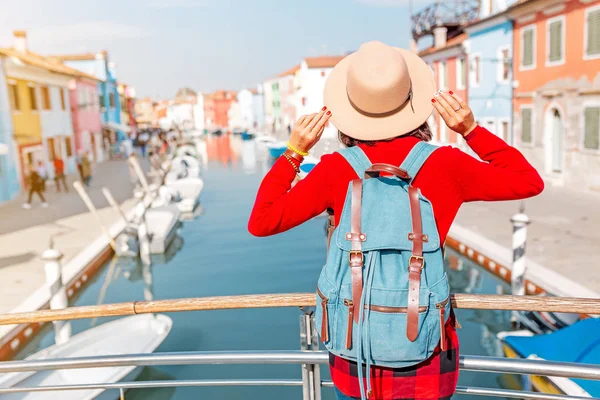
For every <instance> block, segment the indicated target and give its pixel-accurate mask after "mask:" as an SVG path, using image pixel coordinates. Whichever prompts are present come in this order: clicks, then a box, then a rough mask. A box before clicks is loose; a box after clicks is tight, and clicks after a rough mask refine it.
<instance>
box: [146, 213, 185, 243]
mask: <svg viewBox="0 0 600 400" xmlns="http://www.w3.org/2000/svg"><path fill="white" fill-rule="evenodd" d="M144 218H145V219H146V226H147V227H148V236H149V237H150V253H151V254H162V253H164V252H165V250H166V249H167V248H168V247H169V245H170V244H171V242H172V241H173V239H175V236H177V230H178V229H179V227H180V226H181V222H180V220H181V211H179V208H178V207H177V206H174V205H165V206H160V207H155V208H150V209H148V210H147V211H146V214H145V216H144Z"/></svg>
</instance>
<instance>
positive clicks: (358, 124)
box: [323, 42, 435, 140]
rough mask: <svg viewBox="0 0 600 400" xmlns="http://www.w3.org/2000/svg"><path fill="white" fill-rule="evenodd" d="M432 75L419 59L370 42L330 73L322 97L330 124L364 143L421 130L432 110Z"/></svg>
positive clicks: (408, 52)
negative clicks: (419, 128) (328, 112)
mask: <svg viewBox="0 0 600 400" xmlns="http://www.w3.org/2000/svg"><path fill="white" fill-rule="evenodd" d="M434 92H435V83H434V79H433V73H432V72H431V69H430V68H429V66H428V65H427V64H426V63H425V61H423V60H422V59H421V58H420V57H419V56H418V55H416V54H415V53H412V52H410V51H408V50H405V49H400V48H396V47H391V46H388V45H385V44H383V43H381V42H368V43H365V44H363V45H362V46H360V48H359V49H358V51H357V52H355V53H353V54H350V55H349V56H347V57H346V58H344V59H343V60H342V61H340V62H339V63H338V64H337V65H336V66H335V67H334V68H333V70H332V71H331V74H329V77H328V78H327V82H326V83H325V91H324V94H323V98H324V103H325V106H327V108H328V109H329V110H330V111H331V114H332V115H331V122H332V123H333V125H335V127H336V128H338V129H339V130H340V131H342V132H344V133H345V134H346V135H348V136H350V137H352V138H354V139H359V140H383V139H390V138H393V137H396V136H401V135H404V134H407V133H409V132H411V131H413V130H414V129H416V128H418V127H419V126H421V125H422V124H423V123H424V122H425V121H426V120H427V118H429V116H430V115H431V113H432V111H433V105H432V104H431V98H432V97H433V94H434Z"/></svg>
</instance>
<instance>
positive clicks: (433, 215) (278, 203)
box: [248, 42, 544, 400]
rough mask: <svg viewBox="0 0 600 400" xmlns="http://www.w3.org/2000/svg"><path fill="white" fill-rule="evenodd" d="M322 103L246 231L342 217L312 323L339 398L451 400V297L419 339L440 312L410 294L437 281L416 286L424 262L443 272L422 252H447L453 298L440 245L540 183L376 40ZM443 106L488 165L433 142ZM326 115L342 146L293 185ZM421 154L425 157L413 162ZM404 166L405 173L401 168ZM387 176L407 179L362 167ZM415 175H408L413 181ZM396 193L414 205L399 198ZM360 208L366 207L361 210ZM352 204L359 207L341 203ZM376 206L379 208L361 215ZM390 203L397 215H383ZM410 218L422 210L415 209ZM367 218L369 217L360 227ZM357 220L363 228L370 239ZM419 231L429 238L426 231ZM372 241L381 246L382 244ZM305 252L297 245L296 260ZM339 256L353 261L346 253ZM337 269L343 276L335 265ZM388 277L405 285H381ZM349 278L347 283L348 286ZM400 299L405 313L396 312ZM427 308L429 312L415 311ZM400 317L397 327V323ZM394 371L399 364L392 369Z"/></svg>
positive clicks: (263, 191)
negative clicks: (478, 211)
mask: <svg viewBox="0 0 600 400" xmlns="http://www.w3.org/2000/svg"><path fill="white" fill-rule="evenodd" d="M323 98H324V102H325V106H326V107H323V109H322V110H321V111H320V112H319V113H316V114H311V115H305V116H302V117H300V118H299V119H298V121H297V122H296V124H295V125H294V128H293V129H292V134H291V136H290V140H289V144H288V149H287V150H286V152H285V153H284V154H283V155H282V156H281V157H280V158H279V159H278V160H277V161H276V162H275V163H274V165H273V166H272V168H271V170H270V171H269V172H268V173H267V175H266V176H265V177H264V179H263V182H262V184H261V186H260V189H259V191H258V194H257V197H256V202H255V204H254V208H253V210H252V213H251V216H250V220H249V223H248V230H249V231H250V233H251V234H253V235H255V236H268V235H274V234H277V233H280V232H284V231H287V230H289V229H291V228H293V227H295V226H298V225H300V224H302V223H303V222H305V221H308V220H310V219H312V218H313V217H315V216H317V215H319V214H321V213H323V212H324V211H325V210H328V209H330V210H332V211H333V215H334V218H335V222H334V225H335V226H337V227H338V228H339V229H340V230H339V232H337V231H336V232H333V237H332V240H331V243H330V244H331V247H330V251H329V252H328V256H327V257H328V262H327V264H326V266H325V268H324V270H323V273H322V275H321V278H320V279H319V284H318V288H319V286H320V287H323V286H326V287H328V291H327V293H328V294H329V295H328V294H324V296H323V297H321V296H318V301H317V306H318V307H317V314H320V315H317V316H316V318H315V319H316V321H317V325H319V324H320V327H321V329H320V332H321V341H322V342H324V343H325V346H326V347H327V348H328V349H329V351H330V356H329V364H330V371H331V377H332V381H333V384H334V387H335V389H336V395H337V398H338V399H354V398H362V399H365V398H367V397H368V398H370V399H385V400H390V399H391V400H395V399H419V400H425V399H449V398H450V397H451V396H452V395H453V394H454V392H455V390H456V384H457V380H458V360H459V342H458V336H457V334H456V330H455V324H456V320H455V316H454V314H453V313H452V311H451V310H450V305H449V303H448V301H447V299H448V297H446V302H445V303H443V304H445V305H442V306H441V307H439V309H440V318H439V322H438V323H436V322H431V323H430V324H428V325H421V331H419V330H418V329H419V319H420V318H423V319H426V318H430V317H431V318H438V317H437V315H438V311H437V310H436V309H435V308H438V307H437V306H438V304H439V303H433V305H435V306H436V307H435V308H434V309H433V310H431V309H429V307H430V305H431V304H432V303H430V301H432V300H428V299H425V303H423V296H420V293H422V292H421V291H420V290H418V289H417V290H416V292H415V293H416V296H417V297H416V298H417V300H416V303H415V297H414V296H415V293H413V294H409V293H412V291H410V290H409V285H410V287H413V288H414V287H420V286H419V285H429V286H428V288H429V289H431V288H432V284H433V282H429V280H426V279H423V280H422V283H421V277H422V275H421V274H424V275H426V276H429V275H428V274H429V273H430V271H431V270H430V269H429V270H428V267H429V268H431V267H432V266H434V267H438V264H428V262H429V261H425V260H431V259H432V258H431V257H432V255H431V254H433V253H423V251H424V250H423V249H425V251H432V252H433V251H435V252H436V253H435V254H437V256H438V257H439V261H440V262H439V270H440V274H441V275H442V276H443V278H442V279H443V280H441V281H440V282H442V284H443V288H446V289H445V290H446V296H448V295H449V292H448V290H449V289H447V288H448V284H447V280H446V278H445V275H443V258H442V250H443V243H444V241H445V239H446V236H447V234H448V230H449V229H450V225H451V224H452V221H453V220H454V218H455V217H456V214H457V212H458V210H459V208H460V206H461V204H463V203H465V202H471V201H482V200H483V201H497V200H517V199H524V198H527V197H531V196H535V195H537V194H539V193H540V192H541V191H542V190H543V186H544V184H543V181H542V179H541V178H540V176H539V174H538V173H537V171H536V170H535V169H534V168H533V167H532V166H531V165H530V164H529V163H528V162H527V160H526V159H525V157H524V156H523V155H522V154H521V153H520V152H519V151H518V150H517V149H515V148H513V147H511V146H509V145H508V144H507V143H505V142H504V141H503V140H502V139H501V138H499V137H498V136H496V135H494V134H493V133H490V132H489V131H488V130H487V129H485V128H483V127H480V126H478V125H477V124H476V122H475V119H474V116H473V113H472V111H471V109H470V108H469V106H468V105H467V104H466V103H465V101H464V100H463V99H461V98H460V97H458V96H457V95H455V94H454V93H453V92H452V91H450V92H448V93H446V92H442V91H437V90H436V89H435V81H434V77H433V74H432V72H431V70H430V69H429V67H428V66H427V64H426V63H425V62H424V61H423V60H422V59H421V58H419V57H418V56H417V55H416V54H414V53H412V52H410V51H408V50H404V49H397V48H393V47H390V46H387V45H384V44H383V43H380V42H370V43H366V44H363V45H362V46H361V47H360V49H359V50H358V51H357V52H356V53H353V54H351V55H349V56H347V57H346V58H345V59H343V60H342V61H340V62H339V63H338V64H337V66H336V67H334V69H333V70H332V72H331V74H330V75H329V77H328V78H327V81H326V83H325V89H324V97H323ZM434 108H435V110H436V111H437V112H438V113H439V114H440V116H441V118H442V120H443V121H444V123H445V124H446V125H447V126H448V127H449V128H450V129H452V130H453V131H454V132H456V133H458V134H460V135H461V136H462V137H463V138H464V139H465V140H466V143H467V145H468V146H469V147H470V148H471V149H472V150H473V151H474V152H475V153H476V154H477V155H478V156H479V157H480V158H481V161H480V160H477V159H475V158H473V157H471V156H470V155H468V154H467V153H465V152H463V151H461V150H459V149H456V148H452V147H450V146H445V147H435V146H432V145H429V144H427V143H425V142H427V141H430V140H431V139H432V132H431V130H430V129H429V126H428V125H427V119H428V118H429V116H430V114H431V113H432V111H433V109H434ZM330 118H331V122H332V124H333V125H334V126H335V127H336V128H337V129H338V131H339V138H340V141H341V142H342V144H344V145H345V146H346V148H345V149H343V150H340V151H339V152H336V153H333V154H330V155H325V156H323V157H322V158H321V161H320V162H319V163H318V164H317V165H316V166H315V167H314V169H313V170H312V171H311V172H310V173H309V174H308V175H307V176H306V177H305V178H304V179H303V180H301V181H300V182H298V183H297V184H296V185H295V186H293V187H292V186H291V185H292V181H293V180H294V178H295V177H296V175H297V173H298V172H299V165H300V163H301V162H302V160H303V157H304V156H306V155H307V153H308V152H309V151H310V150H311V149H312V148H313V146H315V144H316V143H317V142H318V141H319V139H320V138H321V135H322V134H323V131H324V129H325V126H326V124H327V122H328V120H329V119H330ZM414 149H416V151H421V150H423V151H424V152H423V153H419V154H418V153H415V152H413V150H414ZM409 154H410V156H409ZM352 157H356V159H354V160H353V159H352ZM406 159H408V161H410V162H411V164H410V165H403V163H404V161H405V160H406ZM357 165H362V166H363V167H362V168H360V167H357ZM398 166H402V168H403V169H404V170H403V169H401V168H399V167H398ZM382 170H383V171H388V174H389V175H391V174H394V175H397V176H399V177H400V178H399V179H397V178H395V177H393V175H392V177H385V178H383V179H377V178H375V179H372V180H363V178H365V177H366V175H365V174H366V172H367V171H371V172H369V175H368V176H372V175H374V176H378V174H379V173H380V172H379V171H382ZM407 171H411V172H410V174H409V173H408V172H407ZM374 185H375V186H374ZM361 188H362V189H361ZM355 189H356V190H355ZM367 189H369V190H384V189H385V190H388V192H385V193H390V192H389V191H391V190H395V192H394V194H396V195H397V196H398V197H394V196H386V197H383V196H381V197H379V196H372V197H368V195H369V193H371V194H373V193H374V192H373V191H371V192H369V191H367ZM348 193H349V194H348ZM363 193H364V196H363ZM347 194H348V200H347ZM409 194H410V195H409ZM354 196H356V199H354ZM400 196H403V197H402V201H405V203H398V201H399V200H397V199H398V198H399V197H400ZM415 196H416V197H415ZM357 199H361V201H362V206H361V202H360V201H358V200H357ZM425 199H426V200H425ZM346 201H348V204H350V205H352V209H350V208H349V207H346V206H345V204H346ZM415 201H416V204H417V206H416V207H414V203H415ZM375 203H377V206H376V207H373V206H371V208H368V209H365V208H364V207H368V205H370V204H371V205H372V204H375ZM386 204H387V205H391V206H387V207H386ZM398 204H404V206H398ZM355 205H356V209H355ZM394 206H395V207H394ZM413 210H417V211H416V212H415V213H412V211H413ZM433 210H435V212H434V211H433ZM357 211H358V212H357ZM361 213H362V214H361ZM365 213H366V214H367V216H368V217H367V218H362V219H361V215H363V216H364V215H365ZM411 220H412V228H411V224H410V221H411ZM401 221H402V222H401ZM404 221H407V222H404ZM361 222H362V227H363V228H364V230H361ZM401 223H402V224H403V225H402V226H403V227H404V226H405V225H407V229H406V230H404V229H402V230H401V231H396V230H394V229H396V227H397V226H399V225H400V224H401ZM375 224H376V225H375ZM357 226H358V228H356V227H357ZM422 228H423V229H424V228H427V231H425V230H423V231H421V229H422ZM411 229H412V230H411ZM419 233H420V234H419ZM425 234H428V235H425ZM390 238H391V239H393V240H391V241H390V240H389V239H390ZM386 239H388V240H387V242H386V243H384V242H385V241H386ZM376 244H379V246H380V247H379V248H374V247H373V246H374V245H376ZM299 246H301V244H300V243H299ZM362 246H365V247H364V248H363V247H362ZM361 249H364V250H365V251H364V253H363V252H362V250H361ZM367 249H368V250H367ZM411 249H412V250H411ZM302 251H304V250H303V249H302V248H301V247H300V248H299V249H298V253H297V254H301V253H302ZM342 251H345V252H347V253H348V256H347V257H339V255H340V254H342V253H341V252H342ZM400 252H404V253H403V254H406V258H405V259H402V258H395V257H397V255H398V253H400ZM372 254H378V255H379V258H373V257H371V255H372ZM410 254H412V255H411V256H410V257H409V255H410ZM334 255H336V256H338V257H337V258H336V257H333V256H334ZM390 260H396V261H397V262H398V263H397V264H388V265H385V266H386V267H387V266H389V267H391V268H392V269H391V270H390V269H387V268H382V267H383V266H384V265H383V264H385V263H386V262H387V263H389V261H390ZM336 263H337V264H336ZM413 264H414V265H413ZM336 265H337V266H339V268H338V269H337V270H332V269H328V268H329V267H330V266H336ZM349 267H351V268H349ZM376 267H377V268H376ZM363 269H364V271H363ZM328 271H337V272H338V273H339V274H338V275H335V274H330V273H329V272H328ZM392 273H393V274H396V276H397V277H398V279H391V280H390V279H384V277H389V276H390V275H389V274H392ZM323 274H325V275H323ZM350 274H352V276H351V277H350ZM341 277H344V278H345V279H346V281H345V282H341V281H340V280H339V279H340V278H341ZM355 277H356V280H355ZM362 277H365V280H364V281H363V280H362ZM415 277H416V278H415ZM350 282H352V283H350ZM373 282H376V287H378V288H379V287H381V288H387V287H389V286H391V285H395V287H396V288H397V289H394V291H391V290H390V291H385V290H384V289H381V290H379V291H378V290H376V289H375V288H373ZM328 285H329V286H328ZM413 285H416V286H413ZM365 288H366V289H365ZM371 288H373V289H371ZM363 289H364V290H365V291H363ZM355 293H357V294H358V297H355V296H354V295H355ZM366 293H369V297H368V298H367V297H364V296H363V294H365V295H366ZM384 296H388V297H387V299H388V300H387V301H383V300H382V298H383V297H384ZM419 296H420V297H419ZM409 298H410V299H412V300H411V303H409ZM349 299H352V300H349ZM357 299H358V301H357ZM377 299H378V300H377ZM367 301H368V303H367ZM371 301H373V302H371ZM377 301H379V303H378V302H377ZM328 302H329V303H328ZM402 302H404V303H403V304H404V305H403V306H402ZM390 303H391V304H390ZM362 304H364V307H363V306H362ZM394 304H396V305H397V306H396V307H391V306H392V305H394ZM423 304H424V305H423ZM383 306H388V307H387V308H386V307H383ZM377 307H378V308H377ZM446 307H448V308H449V311H448V312H447V314H445V313H444V312H442V311H441V310H445V309H446ZM421 308H424V309H429V312H428V313H423V314H422V315H420V314H418V313H420V310H421ZM383 309H385V310H384V311H381V310H383ZM390 309H394V310H398V311H389V310H390ZM327 310H330V313H329V314H328V313H327V312H326V311H327ZM343 310H348V311H347V312H344V311H343ZM378 310H379V312H378ZM386 310H387V311H386ZM394 312H395V313H396V314H394ZM336 313H337V315H336ZM340 314H341V315H340ZM346 315H347V317H346ZM359 315H363V317H364V316H365V315H366V316H367V317H365V318H370V320H371V321H373V318H379V319H380V320H383V321H386V322H385V323H383V322H382V323H380V324H377V323H375V321H373V324H366V325H362V322H361V321H364V318H361V317H360V316H359ZM412 316H414V317H416V318H413V317H412ZM391 318H396V319H395V320H394V321H396V322H394V324H395V325H394V326H392V325H391V322H390V321H391ZM338 321H339V322H338ZM411 321H412V322H411ZM430 321H431V320H430ZM327 324H335V325H327ZM346 324H348V326H349V328H347V327H346V326H347V325H346ZM359 324H360V325H359ZM411 324H412V325H411ZM328 326H329V327H331V326H334V327H333V328H328ZM359 327H360V328H363V327H364V328H365V329H358V328H359ZM331 329H332V330H331ZM353 331H354V333H352V332H353ZM419 332H420V333H419ZM433 332H436V333H433ZM422 333H424V334H425V336H424V337H423V335H422ZM365 335H366V336H365ZM385 335H388V336H390V337H389V340H373V341H371V338H373V337H382V336H385ZM357 336H358V337H359V339H356V337H357ZM407 337H408V339H407ZM415 338H416V339H415ZM421 338H423V339H421ZM422 341H427V343H428V346H427V347H425V348H419V349H420V350H423V352H422V353H419V354H416V353H415V354H413V355H412V358H411V357H409V356H408V355H407V353H406V351H408V348H411V349H412V348H415V347H411V346H418V345H420V344H421V343H422ZM399 343H403V344H406V347H404V346H401V345H400V344H399ZM393 346H396V347H393ZM365 348H366V349H365ZM388 348H389V349H392V348H393V349H394V351H395V352H394V354H399V355H401V356H402V357H404V358H400V357H399V358H396V359H386V360H383V359H381V358H378V359H374V358H373V357H375V356H374V355H373V354H379V355H380V356H381V354H382V352H385V351H384V350H383V349H388ZM361 352H362V353H361ZM387 354H391V353H387ZM387 354H386V355H387ZM392 363H393V365H394V366H391V367H390V366H388V365H389V364H392ZM359 364H361V365H359ZM397 365H403V367H401V368H400V367H398V366H397ZM362 377H364V378H365V379H363V378H362Z"/></svg>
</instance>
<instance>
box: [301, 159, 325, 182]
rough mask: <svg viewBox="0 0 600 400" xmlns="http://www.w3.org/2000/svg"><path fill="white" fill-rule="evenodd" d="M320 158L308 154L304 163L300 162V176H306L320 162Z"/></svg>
mask: <svg viewBox="0 0 600 400" xmlns="http://www.w3.org/2000/svg"><path fill="white" fill-rule="evenodd" d="M319 161H320V160H319V159H318V158H316V157H311V156H306V157H305V158H304V161H302V164H300V173H299V174H298V175H300V178H305V177H306V175H308V173H309V172H310V171H312V169H313V168H314V167H315V165H317V164H318V163H319Z"/></svg>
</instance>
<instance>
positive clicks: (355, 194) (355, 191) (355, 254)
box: [346, 179, 367, 324]
mask: <svg viewBox="0 0 600 400" xmlns="http://www.w3.org/2000/svg"><path fill="white" fill-rule="evenodd" d="M362 186H363V185H362V180H360V179H356V180H354V181H352V200H351V205H350V232H348V233H346V240H349V241H350V242H351V243H352V247H351V250H350V253H349V254H348V261H349V263H350V270H351V277H352V302H353V308H354V321H355V322H356V323H357V324H358V315H359V313H358V310H359V307H360V298H361V297H362V291H363V266H364V264H365V256H364V255H363V252H362V242H364V241H365V240H367V236H366V235H365V234H364V233H362V232H361V230H360V208H361V206H362Z"/></svg>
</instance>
